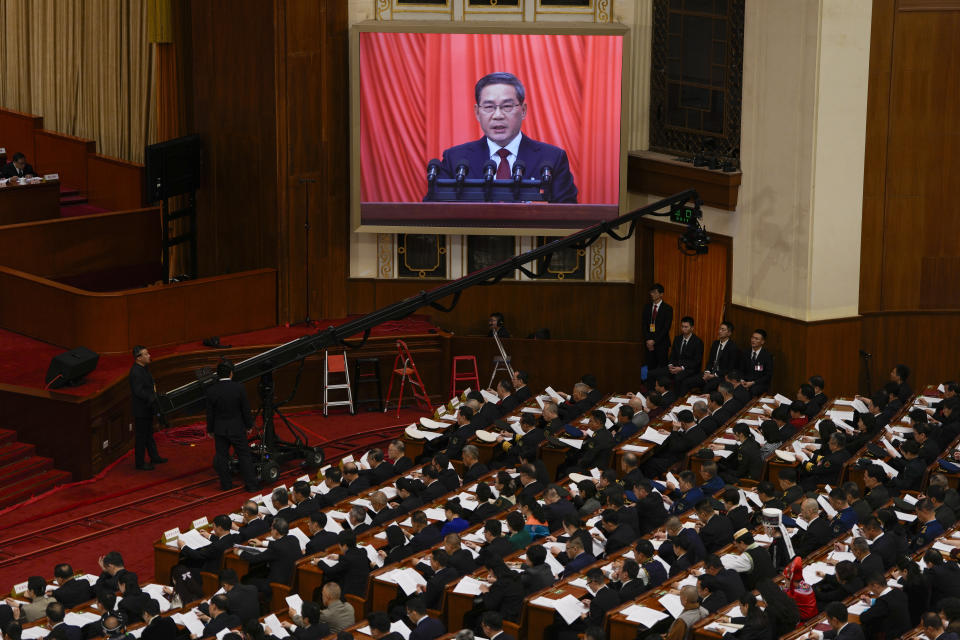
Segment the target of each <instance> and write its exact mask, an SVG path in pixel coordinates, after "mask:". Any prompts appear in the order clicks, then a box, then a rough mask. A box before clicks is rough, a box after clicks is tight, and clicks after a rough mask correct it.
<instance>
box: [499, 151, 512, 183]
mask: <svg viewBox="0 0 960 640" xmlns="http://www.w3.org/2000/svg"><path fill="white" fill-rule="evenodd" d="M497 155H498V156H500V164H499V166H497V180H509V179H510V163H509V162H507V156H509V155H510V151H509V150H508V149H507V148H506V147H504V148H502V149H500V150H499V151H497Z"/></svg>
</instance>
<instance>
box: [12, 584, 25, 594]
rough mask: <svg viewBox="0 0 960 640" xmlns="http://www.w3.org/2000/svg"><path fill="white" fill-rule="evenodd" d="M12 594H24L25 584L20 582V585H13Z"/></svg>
mask: <svg viewBox="0 0 960 640" xmlns="http://www.w3.org/2000/svg"><path fill="white" fill-rule="evenodd" d="M13 592H14V593H26V592H27V583H26V582H21V583H20V584H15V585H13Z"/></svg>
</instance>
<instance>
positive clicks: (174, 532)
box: [163, 527, 180, 540]
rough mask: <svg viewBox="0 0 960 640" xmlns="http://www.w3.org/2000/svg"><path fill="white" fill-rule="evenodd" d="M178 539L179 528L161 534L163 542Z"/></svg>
mask: <svg viewBox="0 0 960 640" xmlns="http://www.w3.org/2000/svg"><path fill="white" fill-rule="evenodd" d="M179 537H180V527H174V528H173V529H170V530H169V531H164V532H163V539H164V540H173V539H175V538H179Z"/></svg>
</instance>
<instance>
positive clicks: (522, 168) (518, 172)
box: [513, 160, 527, 184]
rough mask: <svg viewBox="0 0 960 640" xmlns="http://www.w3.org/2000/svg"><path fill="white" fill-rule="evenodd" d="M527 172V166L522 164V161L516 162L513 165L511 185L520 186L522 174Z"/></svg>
mask: <svg viewBox="0 0 960 640" xmlns="http://www.w3.org/2000/svg"><path fill="white" fill-rule="evenodd" d="M526 171H527V165H525V164H524V163H523V160H517V161H516V162H514V163H513V183H514V184H520V181H521V180H523V174H524V173H526Z"/></svg>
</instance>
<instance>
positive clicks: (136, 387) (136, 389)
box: [130, 363, 157, 418]
mask: <svg viewBox="0 0 960 640" xmlns="http://www.w3.org/2000/svg"><path fill="white" fill-rule="evenodd" d="M130 408H131V411H132V412H133V417H134V418H152V417H153V416H154V415H156V413H157V392H156V391H155V390H154V387H153V376H152V375H151V374H150V370H149V369H147V368H146V367H141V366H140V365H139V364H136V363H134V364H133V366H132V367H130Z"/></svg>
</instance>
